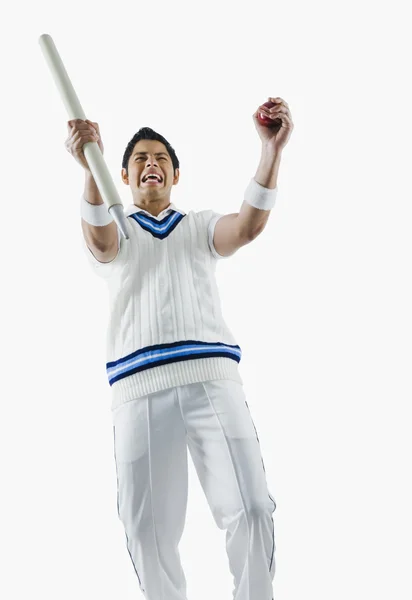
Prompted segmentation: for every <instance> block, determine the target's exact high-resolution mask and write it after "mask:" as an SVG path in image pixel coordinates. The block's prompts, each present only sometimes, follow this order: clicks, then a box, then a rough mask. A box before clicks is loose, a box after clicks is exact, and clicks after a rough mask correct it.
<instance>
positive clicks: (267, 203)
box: [245, 179, 278, 210]
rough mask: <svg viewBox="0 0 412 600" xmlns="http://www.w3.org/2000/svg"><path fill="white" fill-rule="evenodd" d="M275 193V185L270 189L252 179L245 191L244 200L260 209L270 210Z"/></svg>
mask: <svg viewBox="0 0 412 600" xmlns="http://www.w3.org/2000/svg"><path fill="white" fill-rule="evenodd" d="M277 193H278V187H277V186H276V187H275V188H274V189H273V190H271V189H269V188H265V187H263V185H260V183H258V182H257V181H255V179H252V180H251V181H250V183H249V185H248V186H247V188H246V191H245V201H246V202H247V203H248V204H250V205H251V206H254V207H255V208H260V210H271V209H272V208H273V207H274V206H275V201H276V196H277Z"/></svg>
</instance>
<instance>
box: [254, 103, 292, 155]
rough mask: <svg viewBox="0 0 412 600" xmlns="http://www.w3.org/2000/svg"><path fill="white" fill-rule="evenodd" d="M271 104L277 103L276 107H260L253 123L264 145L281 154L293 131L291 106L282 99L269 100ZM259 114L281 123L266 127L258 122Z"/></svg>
mask: <svg viewBox="0 0 412 600" xmlns="http://www.w3.org/2000/svg"><path fill="white" fill-rule="evenodd" d="M268 100H269V102H275V103H276V106H273V107H272V108H267V106H263V105H262V106H259V108H258V109H257V111H256V112H255V114H254V115H253V122H254V124H255V127H256V129H257V132H258V134H259V137H260V139H261V140H262V142H263V144H264V145H265V146H266V147H267V148H269V149H271V150H273V152H280V151H281V150H283V148H284V147H285V146H286V144H287V143H288V141H289V138H290V136H291V134H292V131H293V127H294V125H293V121H292V115H291V114H290V110H289V105H288V103H287V102H285V101H284V100H282V98H268ZM258 113H262V114H264V115H265V116H266V117H269V118H271V119H273V120H275V119H280V120H281V123H280V124H276V125H272V126H270V127H265V126H264V125H262V124H261V123H259V120H258Z"/></svg>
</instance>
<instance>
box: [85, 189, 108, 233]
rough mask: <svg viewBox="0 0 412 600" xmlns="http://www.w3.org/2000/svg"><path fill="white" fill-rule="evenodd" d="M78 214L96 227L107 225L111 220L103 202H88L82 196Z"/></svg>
mask: <svg viewBox="0 0 412 600" xmlns="http://www.w3.org/2000/svg"><path fill="white" fill-rule="evenodd" d="M80 215H81V217H82V219H84V220H85V221H86V223H89V225H95V226H97V227H103V226H104V225H109V224H110V223H111V222H112V221H113V217H112V216H111V214H110V213H109V210H108V208H107V206H106V203H105V202H103V204H90V202H87V200H86V198H85V197H84V196H82V197H81V202H80Z"/></svg>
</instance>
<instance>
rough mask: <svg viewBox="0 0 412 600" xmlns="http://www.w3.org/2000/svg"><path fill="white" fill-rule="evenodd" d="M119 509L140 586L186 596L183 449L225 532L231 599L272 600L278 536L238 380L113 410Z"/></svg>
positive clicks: (183, 599)
mask: <svg viewBox="0 0 412 600" xmlns="http://www.w3.org/2000/svg"><path fill="white" fill-rule="evenodd" d="M112 415H113V434H114V449H115V463H116V472H117V485H118V498H117V504H118V513H119V518H120V520H121V522H122V523H123V526H124V529H125V533H126V540H127V549H128V551H129V554H130V558H131V559H132V563H133V566H134V569H135V571H136V574H137V577H138V580H139V585H140V589H141V591H142V593H143V594H144V596H145V597H146V598H147V599H148V600H187V596H186V579H185V576H184V572H183V569H182V565H181V562H180V556H179V551H178V544H179V541H180V539H181V536H182V533H183V528H184V524H185V517H186V507H187V498H188V464H187V448H189V451H190V454H191V457H192V460H193V463H194V466H195V468H196V472H197V475H198V477H199V480H200V483H201V486H202V488H203V491H204V493H205V495H206V499H207V502H208V504H209V506H210V510H211V511H212V514H213V517H214V520H215V522H216V524H217V526H218V527H219V528H220V529H222V530H223V529H224V530H226V551H227V555H228V559H229V567H230V571H231V573H232V574H233V578H234V591H233V599H234V600H273V587H272V582H273V578H274V575H275V536H274V523H273V518H272V514H273V512H274V511H275V509H276V503H275V501H274V499H273V497H272V496H271V494H270V493H269V490H268V487H267V483H266V475H265V468H264V464H263V460H262V457H261V453H260V445H259V439H258V437H257V433H256V429H255V426H254V423H253V421H252V418H251V415H250V412H249V407H248V405H247V402H246V398H245V394H244V391H243V386H242V385H241V384H240V383H237V382H235V381H229V380H219V381H209V382H206V383H194V384H190V385H184V386H180V387H174V388H170V389H167V390H164V391H161V392H158V393H155V394H149V395H147V396H144V397H141V398H136V399H135V400H132V401H129V402H126V403H125V404H123V405H121V406H119V407H118V408H116V409H115V410H113V411H112Z"/></svg>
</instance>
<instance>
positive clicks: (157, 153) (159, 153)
mask: <svg viewBox="0 0 412 600" xmlns="http://www.w3.org/2000/svg"><path fill="white" fill-rule="evenodd" d="M138 154H148V153H147V152H135V153H134V154H133V156H137V155H138ZM161 154H164V155H165V156H168V154H167V152H155V156H160V155H161Z"/></svg>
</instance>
